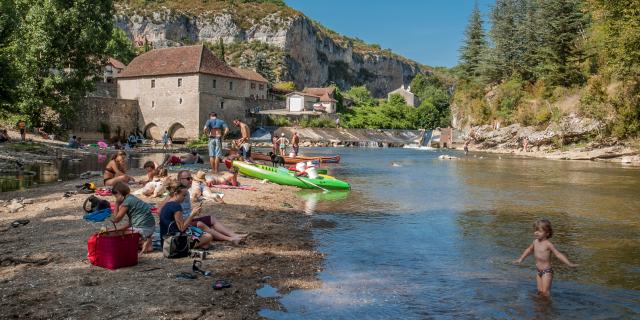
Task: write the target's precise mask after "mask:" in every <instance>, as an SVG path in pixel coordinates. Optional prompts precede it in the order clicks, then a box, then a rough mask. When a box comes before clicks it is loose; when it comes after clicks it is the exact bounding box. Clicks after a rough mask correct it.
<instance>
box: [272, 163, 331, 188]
mask: <svg viewBox="0 0 640 320" xmlns="http://www.w3.org/2000/svg"><path fill="white" fill-rule="evenodd" d="M278 172H280V173H286V174H291V173H290V172H289V169H287V168H283V167H278ZM293 176H294V177H296V178H297V179H298V180H300V181H302V182H304V183H307V184H310V185H312V186H314V187H316V188H319V189H322V191H323V192H325V193H326V192H329V190H327V189H325V188H323V187H321V186H319V185H317V184H315V183H313V182H311V181H308V180H307V179H304V180H303V179H302V178H300V177H298V176H297V175H296V174H295V173H294V174H293Z"/></svg>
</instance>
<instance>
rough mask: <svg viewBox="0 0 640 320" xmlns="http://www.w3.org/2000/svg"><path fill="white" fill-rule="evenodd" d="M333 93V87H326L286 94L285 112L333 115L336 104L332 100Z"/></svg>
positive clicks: (334, 100)
mask: <svg viewBox="0 0 640 320" xmlns="http://www.w3.org/2000/svg"><path fill="white" fill-rule="evenodd" d="M335 91H336V88H335V87H327V88H305V89H304V90H302V92H291V93H289V94H287V103H286V107H287V110H289V111H290V112H301V111H323V112H326V113H335V112H336V103H337V102H338V101H337V100H336V99H334V98H333V95H334V93H335Z"/></svg>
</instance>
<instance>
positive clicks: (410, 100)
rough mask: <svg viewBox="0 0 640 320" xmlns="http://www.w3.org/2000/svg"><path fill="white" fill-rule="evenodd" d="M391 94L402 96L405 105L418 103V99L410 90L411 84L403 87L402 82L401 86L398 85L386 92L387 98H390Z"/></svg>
mask: <svg viewBox="0 0 640 320" xmlns="http://www.w3.org/2000/svg"><path fill="white" fill-rule="evenodd" d="M392 94H399V95H401V96H402V97H403V98H404V101H405V102H406V103H407V105H410V106H412V107H417V106H419V105H420V101H419V99H418V97H416V95H415V94H413V92H411V86H406V87H405V86H404V84H403V85H402V86H400V88H398V89H395V90H393V91H391V92H389V94H387V99H389V98H391V95H392Z"/></svg>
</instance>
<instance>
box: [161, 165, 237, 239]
mask: <svg viewBox="0 0 640 320" xmlns="http://www.w3.org/2000/svg"><path fill="white" fill-rule="evenodd" d="M178 184H179V185H182V186H184V187H186V188H187V189H189V188H191V185H192V184H193V178H192V177H191V172H189V170H181V171H180V172H178ZM186 192H187V194H186V195H185V198H184V201H183V202H181V206H182V217H183V219H185V220H186V219H187V218H188V217H189V215H191V201H192V199H191V195H190V194H189V193H188V192H189V191H188V190H187V191H186ZM169 200H170V199H169V197H167V198H165V200H163V201H162V202H161V203H160V204H159V205H158V207H159V208H160V211H162V208H163V207H164V205H165V204H166V203H167V202H168V201H169ZM191 225H195V226H196V227H198V228H200V229H202V230H203V231H204V232H206V233H209V234H211V235H212V236H213V239H214V240H222V241H229V242H231V243H233V244H236V245H237V244H239V243H240V241H241V240H242V239H243V238H244V237H246V235H241V234H237V233H235V232H233V231H231V230H229V228H227V227H226V226H225V225H223V224H222V223H221V222H219V221H218V220H217V219H216V218H215V217H214V216H204V217H200V218H194V219H193V220H192V222H191Z"/></svg>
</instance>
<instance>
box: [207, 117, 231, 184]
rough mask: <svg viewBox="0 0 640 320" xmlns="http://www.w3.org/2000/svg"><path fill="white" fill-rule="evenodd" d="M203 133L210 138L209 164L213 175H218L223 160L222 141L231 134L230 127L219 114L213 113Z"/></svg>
mask: <svg viewBox="0 0 640 320" xmlns="http://www.w3.org/2000/svg"><path fill="white" fill-rule="evenodd" d="M202 131H203V132H204V134H206V135H207V136H208V137H209V145H208V146H209V164H211V170H212V171H213V173H218V163H219V162H220V158H222V140H224V137H225V136H226V135H227V133H229V126H227V124H226V123H225V122H224V121H223V120H222V119H218V114H217V113H215V112H211V113H210V114H209V120H207V123H205V124H204V128H203V129H202Z"/></svg>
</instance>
